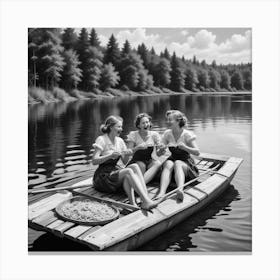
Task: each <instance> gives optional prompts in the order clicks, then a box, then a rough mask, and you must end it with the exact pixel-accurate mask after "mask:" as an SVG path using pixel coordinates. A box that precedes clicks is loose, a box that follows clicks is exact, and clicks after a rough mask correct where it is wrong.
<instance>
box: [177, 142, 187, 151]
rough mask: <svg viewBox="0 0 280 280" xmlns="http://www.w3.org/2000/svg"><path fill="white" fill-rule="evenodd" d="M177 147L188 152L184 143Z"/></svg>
mask: <svg viewBox="0 0 280 280" xmlns="http://www.w3.org/2000/svg"><path fill="white" fill-rule="evenodd" d="M177 147H178V148H179V149H181V150H184V151H185V150H186V145H185V144H184V143H182V142H181V143H178V145H177Z"/></svg>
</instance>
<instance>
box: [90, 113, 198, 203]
mask: <svg viewBox="0 0 280 280" xmlns="http://www.w3.org/2000/svg"><path fill="white" fill-rule="evenodd" d="M166 117H167V124H168V125H169V126H170V129H168V130H166V131H165V132H164V134H163V137H162V139H161V138H160V136H159V135H158V133H156V132H153V131H151V130H150V128H151V117H150V116H149V115H147V114H144V113H143V114H140V115H138V116H137V117H136V121H135V126H136V127H137V128H138V130H137V131H133V132H131V133H129V135H128V148H127V147H126V145H125V143H124V141H123V140H122V138H120V137H119V134H120V133H121V132H122V122H123V121H122V119H121V118H120V117H116V116H110V117H108V118H107V119H106V121H105V124H104V125H102V126H101V131H102V132H103V135H101V136H99V137H98V138H97V139H96V142H95V144H94V145H93V146H94V148H95V150H94V153H93V161H92V162H93V164H94V165H99V167H98V169H97V170H96V172H95V174H94V178H93V182H94V186H95V188H96V189H97V190H100V191H103V192H109V193H115V192H118V191H119V190H121V189H122V188H123V189H124V191H125V192H126V194H127V196H128V198H129V201H130V203H131V204H134V205H136V202H135V196H134V191H135V192H136V193H137V194H138V195H139V196H140V198H141V201H142V204H141V207H142V208H143V209H151V208H154V207H156V206H157V204H158V203H160V201H161V198H162V197H163V196H164V194H165V192H166V189H167V187H168V185H169V183H170V181H171V175H172V173H173V170H174V174H175V181H176V184H177V186H178V187H181V186H183V184H184V182H185V178H186V177H187V176H188V177H189V176H190V177H195V176H197V174H198V170H197V168H196V166H195V164H194V162H193V159H192V158H191V157H190V154H194V155H198V154H199V149H198V147H197V144H196V142H195V135H194V134H193V133H192V132H190V131H188V130H187V129H186V123H187V119H186V117H185V115H184V114H182V113H181V112H180V111H176V110H173V111H168V112H167V114H166ZM166 147H168V148H169V150H170V152H171V155H170V156H169V157H168V159H167V160H166V161H165V162H164V164H163V170H162V174H161V180H160V191H159V193H158V195H157V199H156V201H153V200H151V199H150V198H149V196H148V191H147V187H146V183H147V182H149V181H151V180H152V179H153V177H154V176H155V174H156V173H157V171H158V170H159V169H160V168H161V162H160V161H158V160H157V159H156V158H155V157H154V154H157V156H161V155H162V154H164V153H165V151H166V149H165V148H166ZM153 151H154V153H153ZM131 155H133V156H132V159H131V161H130V162H129V163H128V164H127V165H126V167H121V166H120V161H121V160H122V161H123V162H124V163H126V162H127V160H128V157H129V156H131ZM143 174H144V175H143Z"/></svg>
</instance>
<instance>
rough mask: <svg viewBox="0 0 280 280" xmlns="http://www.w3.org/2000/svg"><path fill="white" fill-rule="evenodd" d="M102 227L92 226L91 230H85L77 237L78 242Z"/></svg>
mask: <svg viewBox="0 0 280 280" xmlns="http://www.w3.org/2000/svg"><path fill="white" fill-rule="evenodd" d="M101 227H102V226H94V227H92V228H90V229H89V230H87V231H86V232H84V233H83V234H82V235H80V236H79V237H78V239H79V240H83V239H84V238H85V237H86V236H87V235H89V234H91V233H93V232H95V231H97V230H98V229H100V228H101Z"/></svg>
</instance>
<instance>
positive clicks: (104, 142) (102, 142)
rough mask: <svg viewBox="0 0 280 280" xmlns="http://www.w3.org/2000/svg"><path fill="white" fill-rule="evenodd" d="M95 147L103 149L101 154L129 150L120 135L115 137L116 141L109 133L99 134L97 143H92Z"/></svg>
mask: <svg viewBox="0 0 280 280" xmlns="http://www.w3.org/2000/svg"><path fill="white" fill-rule="evenodd" d="M92 146H93V148H95V149H96V148H97V149H99V150H101V154H100V155H101V156H104V155H108V154H111V153H112V152H119V153H121V152H123V151H126V150H127V147H126V145H125V143H124V141H123V139H122V138H120V137H115V140H114V143H113V142H112V141H111V139H110V138H109V136H108V134H103V135H101V136H98V137H97V138H96V140H95V143H94V144H93V145H92Z"/></svg>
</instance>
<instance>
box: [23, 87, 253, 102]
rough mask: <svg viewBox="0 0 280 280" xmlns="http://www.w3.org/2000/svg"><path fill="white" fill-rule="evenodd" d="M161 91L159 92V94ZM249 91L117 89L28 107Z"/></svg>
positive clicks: (247, 93)
mask: <svg viewBox="0 0 280 280" xmlns="http://www.w3.org/2000/svg"><path fill="white" fill-rule="evenodd" d="M159 91H161V92H159ZM251 94H252V92H251V91H190V90H186V91H185V92H174V91H171V90H169V89H168V90H166V89H163V90H161V89H160V88H156V91H154V90H149V91H145V92H144V91H141V92H136V91H131V90H128V91H123V90H119V89H110V91H106V92H102V93H99V94H96V93H88V96H82V95H80V96H79V97H74V96H72V95H69V94H68V95H69V96H68V97H66V98H63V99H57V98H54V99H52V100H41V101H40V100H32V101H30V100H29V99H28V105H35V104H44V105H47V104H49V103H58V102H66V103H68V102H75V101H79V100H95V99H99V100H100V99H103V98H104V99H106V98H126V97H137V96H171V95H198V96H199V95H251Z"/></svg>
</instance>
